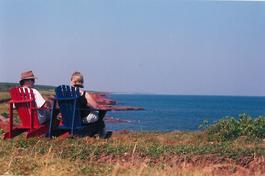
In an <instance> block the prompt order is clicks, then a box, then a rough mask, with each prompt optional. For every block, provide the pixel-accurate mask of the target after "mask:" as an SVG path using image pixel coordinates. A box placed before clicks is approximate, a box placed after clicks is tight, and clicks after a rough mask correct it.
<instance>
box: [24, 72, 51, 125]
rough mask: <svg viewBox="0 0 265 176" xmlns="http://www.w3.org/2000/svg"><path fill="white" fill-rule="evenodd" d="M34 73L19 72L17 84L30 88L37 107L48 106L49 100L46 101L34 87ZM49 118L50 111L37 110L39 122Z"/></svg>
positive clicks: (49, 105) (41, 122)
mask: <svg viewBox="0 0 265 176" xmlns="http://www.w3.org/2000/svg"><path fill="white" fill-rule="evenodd" d="M35 79H36V77H35V75H34V74H33V72H32V71H25V72H22V73H21V77H20V81H19V84H20V86H21V87H23V88H25V89H27V88H31V89H32V91H33V94H34V97H35V102H36V106H37V108H42V107H45V108H50V107H51V104H50V102H48V101H46V100H45V99H44V98H43V97H42V95H41V94H40V92H39V91H38V90H36V89H34V83H35ZM49 118H50V111H49V110H45V109H43V110H38V120H39V123H40V124H43V123H45V122H47V121H48V120H49Z"/></svg>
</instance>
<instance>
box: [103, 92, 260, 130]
mask: <svg viewBox="0 0 265 176" xmlns="http://www.w3.org/2000/svg"><path fill="white" fill-rule="evenodd" d="M111 98H112V99H114V100H117V101H118V105H124V106H138V107H139V106H140V107H143V108H145V110H143V111H113V112H108V114H107V116H111V117H114V118H118V119H123V120H129V121H130V122H129V123H115V124H114V123H108V124H107V128H108V129H111V130H131V131H175V130H176V131H178V130H180V131H195V130H199V128H198V127H199V125H201V124H202V123H203V121H204V120H207V121H208V122H209V123H210V124H212V123H214V122H216V121H218V120H219V119H221V118H223V117H225V116H234V117H238V115H239V114H240V113H247V114H249V115H251V116H253V117H257V116H259V115H265V97H243V96H184V95H137V94H112V95H111Z"/></svg>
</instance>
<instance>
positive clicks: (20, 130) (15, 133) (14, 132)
mask: <svg viewBox="0 0 265 176" xmlns="http://www.w3.org/2000/svg"><path fill="white" fill-rule="evenodd" d="M26 130H27V129H24V128H14V129H12V138H14V137H16V136H18V135H20V134H21V133H23V132H25V131H26ZM3 139H11V138H10V132H7V133H5V134H4V136H3Z"/></svg>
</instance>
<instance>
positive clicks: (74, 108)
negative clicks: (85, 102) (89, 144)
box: [49, 85, 87, 137]
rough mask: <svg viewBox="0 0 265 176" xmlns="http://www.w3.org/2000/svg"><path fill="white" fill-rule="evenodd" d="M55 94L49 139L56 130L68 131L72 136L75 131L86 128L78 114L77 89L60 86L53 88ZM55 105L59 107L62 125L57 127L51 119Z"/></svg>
mask: <svg viewBox="0 0 265 176" xmlns="http://www.w3.org/2000/svg"><path fill="white" fill-rule="evenodd" d="M55 93H56V96H55V98H54V102H53V107H52V113H51V121H50V128H49V137H51V136H52V135H53V133H54V132H55V131H56V130H57V129H61V130H65V131H70V134H71V135H74V134H75V132H76V131H78V130H81V129H83V128H86V127H87V126H86V125H84V124H82V121H81V117H80V112H79V102H78V98H79V97H80V91H79V88H75V87H71V86H68V85H61V86H58V87H57V88H55ZM56 104H58V105H59V108H60V112H61V115H62V124H60V125H59V126H55V125H54V124H55V123H54V120H55V119H54V117H53V116H54V115H53V114H54V113H55V110H56Z"/></svg>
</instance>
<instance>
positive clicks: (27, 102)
mask: <svg viewBox="0 0 265 176" xmlns="http://www.w3.org/2000/svg"><path fill="white" fill-rule="evenodd" d="M9 93H10V96H11V100H10V101H9V131H8V132H7V133H5V134H4V139H7V138H12V137H14V136H16V135H18V134H20V133H22V132H25V131H26V132H27V135H26V137H27V138H28V137H33V136H39V135H43V134H45V133H47V132H48V129H49V124H48V123H46V124H43V125H41V124H39V121H38V114H37V110H40V108H36V103H35V97H34V94H33V90H32V89H30V88H22V87H13V88H11V89H10V90H9ZM14 108H15V109H16V110H17V112H18V116H19V119H20V122H21V123H20V124H19V125H18V126H14V125H13V110H14Z"/></svg>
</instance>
